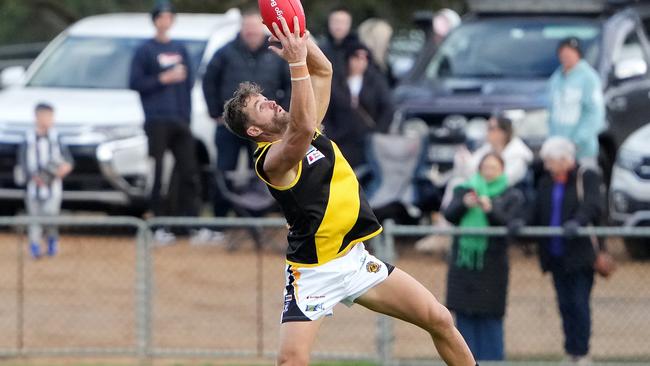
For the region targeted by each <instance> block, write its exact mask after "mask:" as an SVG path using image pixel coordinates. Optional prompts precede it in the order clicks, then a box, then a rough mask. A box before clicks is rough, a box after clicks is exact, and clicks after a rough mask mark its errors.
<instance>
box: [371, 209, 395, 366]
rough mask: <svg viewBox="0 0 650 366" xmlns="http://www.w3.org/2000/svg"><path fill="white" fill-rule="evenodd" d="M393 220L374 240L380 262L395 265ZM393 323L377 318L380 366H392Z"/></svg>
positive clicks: (387, 318)
mask: <svg viewBox="0 0 650 366" xmlns="http://www.w3.org/2000/svg"><path fill="white" fill-rule="evenodd" d="M394 225H395V223H394V222H393V220H390V219H389V220H386V222H384V233H383V234H382V236H381V237H379V238H377V239H376V240H377V241H379V244H380V245H379V248H381V252H380V253H378V254H379V256H380V259H381V260H382V261H385V262H388V263H390V264H393V265H394V264H395V260H396V259H397V258H396V255H395V238H394V237H393V232H392V230H393V226H394ZM393 341H394V336H393V321H392V319H391V318H390V317H388V316H386V315H379V316H378V317H377V354H378V355H379V361H380V363H381V365H382V366H388V365H391V364H392V359H393Z"/></svg>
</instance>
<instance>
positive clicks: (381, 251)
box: [0, 217, 650, 364]
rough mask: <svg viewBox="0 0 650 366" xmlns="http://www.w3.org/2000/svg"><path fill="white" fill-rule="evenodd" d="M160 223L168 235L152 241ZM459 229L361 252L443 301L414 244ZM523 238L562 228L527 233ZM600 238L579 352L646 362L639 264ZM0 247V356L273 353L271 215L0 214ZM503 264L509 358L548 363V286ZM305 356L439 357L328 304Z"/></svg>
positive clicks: (422, 231)
mask: <svg viewBox="0 0 650 366" xmlns="http://www.w3.org/2000/svg"><path fill="white" fill-rule="evenodd" d="M34 222H41V223H50V224H56V225H60V227H61V237H60V247H59V249H60V250H59V252H58V253H57V255H56V256H52V257H48V256H47V255H45V256H44V257H43V258H41V259H38V260H34V259H33V258H31V256H30V253H29V251H28V250H27V248H28V243H27V237H26V235H25V231H26V228H27V227H28V225H29V224H32V223H34ZM159 228H164V229H166V230H168V231H171V232H173V233H176V239H175V240H173V241H171V240H169V241H165V240H160V238H159V237H158V236H157V233H156V231H157V230H158V229H159ZM590 230H592V231H590V232H586V231H585V230H583V231H582V232H581V234H583V235H586V234H588V233H592V234H593V233H596V234H601V235H608V236H609V235H614V236H630V235H637V236H643V235H645V237H650V230H648V229H642V228H639V229H622V228H598V229H590ZM594 230H595V231H594ZM460 233H461V231H459V230H457V229H437V228H434V227H423V226H418V227H414V226H395V225H392V224H390V223H387V225H386V226H385V232H384V235H383V236H382V237H381V238H378V239H376V240H373V241H372V242H371V243H369V245H368V246H369V247H370V250H372V251H374V252H375V254H376V255H377V256H379V257H380V258H382V259H385V260H387V261H389V262H394V263H396V264H397V265H398V266H399V267H400V268H402V269H404V270H405V271H407V272H409V273H410V274H412V275H413V276H414V277H415V278H417V279H418V280H420V281H421V282H422V283H423V284H424V285H425V286H427V287H428V288H429V289H430V290H431V291H432V292H433V293H434V294H435V295H436V296H437V297H438V298H439V299H440V300H441V301H443V302H444V300H445V291H446V286H445V284H446V272H447V264H446V260H445V258H444V256H441V255H438V256H436V255H422V254H421V253H419V252H416V251H415V250H414V249H413V245H412V244H413V242H414V241H415V239H417V238H421V237H423V236H426V235H431V234H437V235H440V236H441V237H445V236H447V237H449V236H451V235H458V234H460ZM464 233H470V232H468V231H464ZM472 233H478V232H472ZM481 233H483V234H489V235H504V234H505V231H504V229H502V228H488V229H485V230H482V231H481ZM522 234H523V235H530V234H538V235H551V234H560V233H559V231H558V230H556V229H549V228H529V229H525V230H523V231H522ZM610 241H611V242H612V243H613V245H610V247H611V248H612V251H613V252H614V254H615V255H616V256H617V258H618V259H619V261H618V262H619V269H618V271H617V272H616V273H615V274H614V276H613V277H612V278H610V279H607V280H603V279H600V278H598V279H597V281H596V284H595V286H594V291H593V296H592V309H593V313H592V314H593V336H592V341H591V345H592V347H591V349H592V352H591V354H592V355H593V357H594V358H595V359H596V360H599V361H619V362H632V361H638V362H650V343H649V342H648V339H650V317H649V316H648V309H650V284H648V282H647V281H646V280H645V279H646V278H647V277H648V275H650V264H648V263H647V262H637V261H632V260H628V259H627V258H626V257H625V255H624V254H623V252H622V250H619V249H617V248H620V247H622V245H620V244H617V241H616V239H612V240H610ZM0 243H1V244H2V247H3V251H2V254H1V255H0V262H1V263H0V292H1V295H2V296H1V297H0V329H3V331H2V332H0V354H2V355H5V356H18V355H26V356H58V355H69V356H106V355H123V356H129V357H141V358H146V357H155V358H160V357H174V358H183V357H194V358H195V357H202V358H213V357H228V358H256V359H258V358H270V357H272V356H273V355H274V352H275V351H276V348H277V344H278V336H279V329H280V322H279V320H280V312H281V309H282V307H283V300H284V299H283V296H282V289H283V287H284V275H283V272H284V250H285V246H286V227H285V221H284V220H283V219H280V218H271V219H235V218H226V219H190V218H186V219H174V218H164V219H162V218H161V219H153V220H150V221H142V220H138V219H133V218H117V217H112V218H106V217H97V218H93V217H85V218H79V217H61V218H50V219H46V218H27V217H17V218H0ZM397 253H399V254H400V255H399V257H398V256H397ZM510 258H511V262H510V263H511V268H510V284H509V293H508V307H507V313H506V317H505V346H506V354H507V358H508V359H509V360H511V361H514V360H527V361H530V360H558V359H560V358H561V357H562V354H563V351H562V339H563V335H562V332H561V323H560V319H559V316H558V311H557V305H556V301H555V294H554V291H553V286H552V282H551V279H550V278H549V276H548V275H544V274H542V273H541V271H540V269H539V265H538V261H537V257H536V256H535V255H527V254H526V253H525V251H523V250H521V249H520V248H518V247H514V248H512V250H511V252H510ZM314 355H315V356H316V357H317V358H327V359H353V360H354V359H365V360H371V361H372V360H374V361H376V362H378V363H384V364H395V363H400V364H411V363H417V361H418V360H420V361H421V360H426V361H424V362H425V363H427V362H428V363H431V362H433V361H436V360H439V358H438V356H437V353H436V351H435V349H434V347H433V345H432V343H431V340H430V337H429V336H428V335H427V334H426V333H425V332H423V331H421V330H419V329H418V328H416V327H414V326H411V325H408V324H404V323H402V322H398V321H392V320H388V319H387V318H385V317H382V316H377V315H376V314H374V313H372V312H370V311H367V310H365V309H363V308H362V307H360V306H353V307H352V308H347V307H345V306H338V307H337V308H336V309H335V315H334V319H333V320H328V321H325V322H324V323H323V326H322V328H321V330H320V333H319V337H318V339H317V343H316V345H315V346H314Z"/></svg>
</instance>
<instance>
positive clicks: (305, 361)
mask: <svg viewBox="0 0 650 366" xmlns="http://www.w3.org/2000/svg"><path fill="white" fill-rule="evenodd" d="M276 365H278V366H307V365H309V353H308V352H301V351H300V350H297V349H284V350H281V351H280V353H279V354H278V359H277V363H276Z"/></svg>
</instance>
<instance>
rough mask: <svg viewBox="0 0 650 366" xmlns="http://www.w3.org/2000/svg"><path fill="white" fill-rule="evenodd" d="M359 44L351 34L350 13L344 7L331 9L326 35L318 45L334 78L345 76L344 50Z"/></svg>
mask: <svg viewBox="0 0 650 366" xmlns="http://www.w3.org/2000/svg"><path fill="white" fill-rule="evenodd" d="M357 43H359V37H358V36H357V35H356V34H355V33H354V32H352V13H351V12H350V10H349V9H348V8H346V7H343V6H341V7H336V8H334V9H332V10H331V11H330V13H329V15H328V17H327V35H326V38H325V40H324V41H323V42H322V44H321V45H320V48H321V49H322V51H323V53H324V54H325V56H327V58H328V59H329V60H330V62H331V63H332V68H333V70H334V77H341V76H342V75H345V73H346V69H347V66H346V65H347V63H346V59H345V55H346V52H347V51H346V49H347V48H348V47H350V46H351V45H355V44H357Z"/></svg>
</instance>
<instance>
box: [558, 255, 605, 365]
mask: <svg viewBox="0 0 650 366" xmlns="http://www.w3.org/2000/svg"><path fill="white" fill-rule="evenodd" d="M551 273H552V274H553V284H554V285H555V292H556V294H557V302H558V306H559V308H560V315H561V316H562V328H563V330H564V350H565V351H566V353H567V354H569V355H571V356H584V355H586V354H587V353H589V338H590V336H591V309H590V302H591V299H590V297H591V289H592V287H593V284H594V271H593V270H592V269H591V268H586V269H583V270H579V271H575V272H566V271H564V270H563V269H561V268H554V269H552V270H551Z"/></svg>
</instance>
